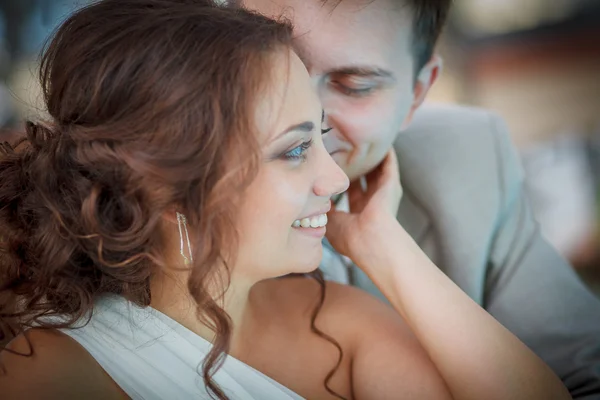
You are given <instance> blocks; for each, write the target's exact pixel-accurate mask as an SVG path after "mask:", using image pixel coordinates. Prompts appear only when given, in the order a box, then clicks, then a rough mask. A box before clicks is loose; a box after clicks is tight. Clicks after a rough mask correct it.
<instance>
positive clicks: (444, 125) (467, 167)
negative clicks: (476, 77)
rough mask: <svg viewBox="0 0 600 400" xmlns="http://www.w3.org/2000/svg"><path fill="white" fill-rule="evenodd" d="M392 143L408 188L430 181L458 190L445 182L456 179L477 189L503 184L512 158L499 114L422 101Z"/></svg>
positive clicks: (432, 184)
mask: <svg viewBox="0 0 600 400" xmlns="http://www.w3.org/2000/svg"><path fill="white" fill-rule="evenodd" d="M394 147H395V149H396V152H397V153H398V158H399V163H400V169H401V174H402V177H403V180H405V182H404V183H406V184H407V187H410V186H415V185H416V186H420V185H425V186H427V185H428V184H430V189H431V190H435V191H439V190H440V189H448V190H451V191H453V190H456V188H455V187H454V188H452V187H448V188H446V186H452V185H456V183H457V182H459V181H460V182H461V186H463V188H464V185H467V186H471V187H473V188H477V190H479V189H481V186H482V185H483V186H484V187H485V186H489V185H495V186H498V185H502V183H500V182H499V181H502V180H504V179H505V177H504V176H503V175H504V170H505V169H506V166H507V163H508V164H512V163H514V161H515V160H514V149H513V148H512V145H511V141H510V137H509V133H508V129H507V128H506V125H505V124H504V122H503V120H502V118H500V117H499V116H498V115H496V114H494V113H493V112H490V111H488V110H484V109H481V108H475V107H465V106H457V105H434V104H428V105H425V106H423V107H422V109H420V110H419V111H418V112H417V113H416V114H415V117H414V120H413V123H412V124H411V126H410V127H409V128H408V129H407V130H406V131H405V132H403V133H401V134H400V135H399V137H398V139H397V140H396V142H395V144H394ZM469 183H471V185H469Z"/></svg>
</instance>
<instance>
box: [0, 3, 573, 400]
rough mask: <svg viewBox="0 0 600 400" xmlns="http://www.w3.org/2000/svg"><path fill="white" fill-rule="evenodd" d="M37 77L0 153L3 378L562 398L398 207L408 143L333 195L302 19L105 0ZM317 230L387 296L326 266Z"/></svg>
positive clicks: (384, 395)
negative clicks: (302, 47) (298, 36)
mask: <svg viewBox="0 0 600 400" xmlns="http://www.w3.org/2000/svg"><path fill="white" fill-rule="evenodd" d="M40 77H41V81H42V85H43V88H44V98H45V102H46V105H47V109H48V114H49V117H48V119H47V121H44V122H38V123H32V122H29V123H27V125H26V135H24V136H23V137H22V138H21V139H20V140H19V141H17V142H15V143H12V145H8V144H4V145H3V146H2V149H1V150H2V152H1V155H0V238H1V242H0V316H1V318H2V320H1V324H0V326H1V328H2V332H3V341H4V343H5V344H4V347H3V350H2V352H1V353H0V362H1V364H2V373H1V374H0V392H1V393H2V397H3V398H4V399H36V398H64V399H125V398H132V399H191V398H202V399H208V398H219V399H226V398H227V399H261V400H262V399H299V398H309V399H334V398H344V399H398V398H406V399H450V398H456V399H477V400H480V399H512V400H514V399H527V400H531V399H544V400H546V399H566V398H569V396H568V394H567V392H566V390H565V389H564V388H563V387H562V384H561V382H560V381H559V379H558V378H557V377H556V376H554V375H553V373H552V372H551V370H550V369H549V368H548V367H547V366H546V365H544V364H543V363H542V361H540V360H539V359H538V358H537V357H536V356H535V355H534V354H533V353H532V352H531V351H530V350H529V349H527V348H526V347H525V346H524V345H523V344H522V343H521V342H519V340H518V339H516V338H515V337H514V336H513V335H511V334H510V333H509V332H508V331H507V330H506V329H504V328H503V327H502V326H501V325H500V324H499V323H497V322H496V321H495V320H494V319H493V318H492V317H490V316H489V315H488V314H487V313H486V312H485V311H484V310H482V309H481V308H479V307H478V306H477V305H476V304H475V303H474V302H472V301H471V300H470V299H469V298H468V297H467V296H466V295H465V294H464V293H462V292H461V291H460V290H459V289H458V288H457V287H456V286H455V285H454V284H453V283H452V282H451V281H450V280H449V279H447V278H446V277H445V276H444V275H443V274H442V273H441V272H440V271H439V270H438V269H437V268H436V267H435V265H433V264H432V263H431V262H430V261H429V260H428V259H427V257H426V256H425V255H424V254H423V253H422V252H421V251H420V249H419V248H418V246H417V245H416V244H415V243H413V242H412V240H411V239H410V237H409V236H408V235H407V234H406V233H405V231H404V230H403V229H402V227H401V226H400V225H399V224H398V222H397V221H396V218H395V214H396V209H397V207H398V203H399V200H400V195H401V193H400V185H399V177H398V172H397V164H396V160H395V158H394V155H393V153H391V154H390V155H389V156H388V158H387V159H386V160H385V162H384V163H383V165H382V166H381V167H380V168H379V169H378V170H377V171H375V172H374V173H372V174H371V175H370V176H368V177H367V190H366V191H364V190H362V189H361V188H360V187H350V188H349V196H350V202H351V210H352V212H351V213H341V212H336V211H335V210H331V209H330V208H331V201H330V199H331V198H332V196H335V195H336V194H339V193H341V192H344V191H346V190H347V189H348V179H347V177H346V176H345V175H344V174H343V172H342V171H341V170H340V169H339V168H338V167H337V166H336V164H335V163H334V161H333V160H332V158H331V157H330V156H329V154H328V153H327V151H326V150H325V148H324V146H323V142H322V138H321V136H322V135H323V134H326V129H322V127H321V124H322V110H321V108H320V107H319V100H318V97H317V95H316V93H315V92H314V91H313V90H312V88H311V83H310V80H309V76H308V73H307V71H306V69H305V67H304V66H303V65H302V63H301V62H300V60H299V58H298V57H297V56H296V55H295V54H294V52H293V51H292V50H291V29H290V26H289V25H288V24H286V23H280V22H275V21H272V20H269V19H267V18H265V17H262V16H259V15H256V14H251V13H249V12H246V11H242V10H230V9H225V8H221V7H219V6H217V5H213V4H212V3H211V2H209V1H208V0H204V1H200V0H188V1H172V0H171V1H168V0H104V1H100V2H97V3H94V4H92V5H90V6H88V7H86V8H84V9H82V10H80V11H78V12H76V13H75V14H74V15H73V16H71V17H70V18H69V19H68V20H66V22H64V23H63V24H62V26H61V27H60V29H59V30H58V31H57V33H56V35H55V37H54V38H53V40H52V42H51V43H50V44H49V46H48V47H47V49H46V51H45V53H44V56H43V60H42V66H41V73H40ZM328 215H329V217H330V220H329V222H328ZM326 229H330V230H332V231H335V235H334V237H335V238H336V239H337V240H336V241H335V242H334V243H333V245H334V246H336V247H337V249H338V250H339V251H340V252H342V253H344V254H346V255H348V256H349V257H351V258H352V259H353V260H354V261H355V262H356V263H357V265H359V266H360V267H361V268H362V269H363V270H364V271H365V272H366V273H367V274H368V275H369V277H370V278H371V279H372V280H373V281H374V282H375V283H376V284H377V285H378V286H379V288H380V289H381V291H382V292H383V293H384V294H385V295H386V297H387V298H388V299H389V301H390V303H391V304H392V305H393V308H392V307H389V306H387V305H384V304H383V303H381V302H379V301H378V300H376V299H374V298H371V297H370V296H369V295H368V294H366V293H363V292H361V291H359V290H357V289H353V288H350V287H346V286H340V285H336V284H333V283H325V282H323V280H322V279H321V278H320V275H319V274H318V272H315V269H316V268H317V266H318V264H319V261H320V258H321V255H322V248H321V240H322V239H323V237H324V236H325V233H326Z"/></svg>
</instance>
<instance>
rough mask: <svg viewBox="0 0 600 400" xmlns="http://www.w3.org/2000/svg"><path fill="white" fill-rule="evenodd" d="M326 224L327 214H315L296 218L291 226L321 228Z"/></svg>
mask: <svg viewBox="0 0 600 400" xmlns="http://www.w3.org/2000/svg"><path fill="white" fill-rule="evenodd" d="M325 225H327V214H320V215H315V216H314V217H310V218H302V219H297V220H295V221H294V223H293V224H292V228H322V227H324V226H325Z"/></svg>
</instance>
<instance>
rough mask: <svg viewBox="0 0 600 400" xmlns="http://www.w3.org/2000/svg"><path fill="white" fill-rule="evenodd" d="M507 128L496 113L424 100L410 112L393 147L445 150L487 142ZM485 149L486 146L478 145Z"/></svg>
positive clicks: (504, 133) (505, 131)
mask: <svg viewBox="0 0 600 400" xmlns="http://www.w3.org/2000/svg"><path fill="white" fill-rule="evenodd" d="M507 134H508V131H507V129H506V126H505V125H504V122H503V120H502V118H500V117H499V116H498V115H497V114H495V113H493V112H491V111H489V110H486V109H483V108H477V107H469V106H461V105H450V104H448V105H447V104H425V105H423V106H422V107H421V108H420V109H419V110H417V112H416V113H415V115H414V118H413V121H412V123H411V125H410V126H409V127H408V129H407V130H406V131H405V132H403V133H401V134H400V135H399V137H398V139H397V140H396V147H397V148H398V149H399V150H402V148H403V147H404V146H411V151H414V150H415V149H414V147H415V146H417V147H418V146H422V147H424V148H427V149H428V151H429V152H432V151H435V150H440V151H444V150H445V152H448V151H452V150H459V149H462V147H463V146H469V147H470V148H473V147H475V146H484V147H488V146H486V145H489V144H490V143H492V142H493V141H494V140H497V138H495V137H496V136H498V135H507ZM479 150H480V151H481V150H489V149H487V148H484V149H479Z"/></svg>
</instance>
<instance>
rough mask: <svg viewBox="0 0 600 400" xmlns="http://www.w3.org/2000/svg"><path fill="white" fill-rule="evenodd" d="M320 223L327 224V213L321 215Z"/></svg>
mask: <svg viewBox="0 0 600 400" xmlns="http://www.w3.org/2000/svg"><path fill="white" fill-rule="evenodd" d="M319 224H321V226H325V225H327V214H321V215H320V216H319Z"/></svg>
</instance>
